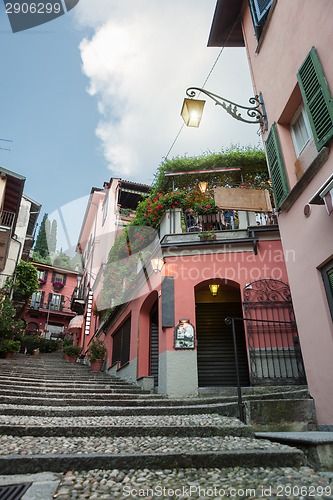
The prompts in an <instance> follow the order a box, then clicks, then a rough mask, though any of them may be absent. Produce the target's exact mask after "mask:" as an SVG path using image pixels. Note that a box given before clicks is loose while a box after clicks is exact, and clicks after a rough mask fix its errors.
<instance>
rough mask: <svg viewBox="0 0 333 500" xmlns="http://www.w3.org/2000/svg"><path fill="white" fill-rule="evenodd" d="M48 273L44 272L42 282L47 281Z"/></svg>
mask: <svg viewBox="0 0 333 500" xmlns="http://www.w3.org/2000/svg"><path fill="white" fill-rule="evenodd" d="M48 274H49V272H48V271H44V280H45V281H47V276H48Z"/></svg>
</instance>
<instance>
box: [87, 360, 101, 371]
mask: <svg viewBox="0 0 333 500" xmlns="http://www.w3.org/2000/svg"><path fill="white" fill-rule="evenodd" d="M103 362H104V359H96V361H90V371H92V372H100V371H101V368H102V365H103Z"/></svg>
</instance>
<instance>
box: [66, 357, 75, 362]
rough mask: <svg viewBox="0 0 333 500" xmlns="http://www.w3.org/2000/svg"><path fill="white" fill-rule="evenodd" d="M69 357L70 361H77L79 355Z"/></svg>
mask: <svg viewBox="0 0 333 500" xmlns="http://www.w3.org/2000/svg"><path fill="white" fill-rule="evenodd" d="M67 359H68V361H69V362H70V363H76V360H77V356H68V357H67Z"/></svg>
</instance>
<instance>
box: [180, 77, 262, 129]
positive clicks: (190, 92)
mask: <svg viewBox="0 0 333 500" xmlns="http://www.w3.org/2000/svg"><path fill="white" fill-rule="evenodd" d="M197 93H199V94H200V93H202V94H205V95H206V96H207V97H209V98H210V99H212V100H213V101H214V102H215V104H217V105H218V106H222V108H223V109H224V110H225V111H226V112H227V113H228V114H229V115H231V116H232V117H233V118H235V119H236V120H239V121H241V122H245V123H259V124H260V126H261V127H262V128H264V129H265V130H268V122H267V115H266V109H265V105H264V100H263V97H262V94H261V93H260V94H259V95H256V96H254V97H250V99H249V103H250V104H251V106H242V105H241V104H236V103H235V102H233V101H229V100H228V99H226V98H225V97H221V96H219V95H217V94H213V93H212V92H209V91H208V90H205V89H202V88H199V87H189V88H188V89H187V90H186V95H187V96H188V97H190V99H188V98H185V99H184V103H183V107H182V111H181V116H182V118H183V120H184V122H185V125H187V126H188V127H199V125H200V121H201V117H202V113H203V108H204V105H205V101H203V100H200V99H194V97H195V96H196V94H197ZM245 112H246V113H245ZM242 113H243V114H244V115H245V117H244V116H242Z"/></svg>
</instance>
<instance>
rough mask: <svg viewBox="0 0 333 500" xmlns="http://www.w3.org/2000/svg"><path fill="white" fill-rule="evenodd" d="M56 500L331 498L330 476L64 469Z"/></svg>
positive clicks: (283, 471)
mask: <svg viewBox="0 0 333 500" xmlns="http://www.w3.org/2000/svg"><path fill="white" fill-rule="evenodd" d="M56 498H57V499H58V500H69V499H90V500H93V499H101V500H112V499H115V498H119V499H123V498H135V499H137V498H146V499H154V498H164V499H173V498H180V499H184V498H195V499H200V500H201V499H209V498H214V499H225V498H237V499H246V498H249V499H250V498H251V499H275V498H282V499H290V500H292V499H322V498H326V499H330V500H332V498H333V475H332V474H327V473H326V474H325V473H318V472H315V471H314V470H313V469H311V468H308V467H301V468H299V469H294V468H289V467H285V468H273V469H271V468H269V467H266V468H263V467H260V468H241V467H234V468H224V469H217V468H214V469H206V468H204V467H203V468H198V469H193V468H192V469H176V468H175V469H167V470H149V469H138V470H134V469H130V470H118V469H114V470H90V471H87V472H84V473H82V472H75V471H74V472H72V471H69V472H67V473H66V474H65V475H64V477H63V479H62V480H61V483H60V485H59V488H58V490H57V493H56Z"/></svg>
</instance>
